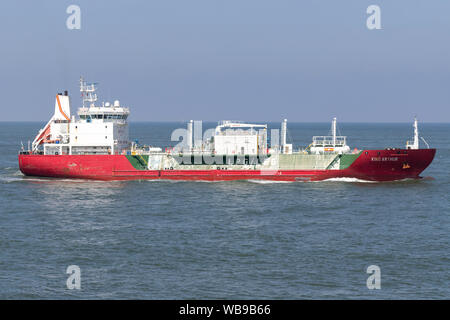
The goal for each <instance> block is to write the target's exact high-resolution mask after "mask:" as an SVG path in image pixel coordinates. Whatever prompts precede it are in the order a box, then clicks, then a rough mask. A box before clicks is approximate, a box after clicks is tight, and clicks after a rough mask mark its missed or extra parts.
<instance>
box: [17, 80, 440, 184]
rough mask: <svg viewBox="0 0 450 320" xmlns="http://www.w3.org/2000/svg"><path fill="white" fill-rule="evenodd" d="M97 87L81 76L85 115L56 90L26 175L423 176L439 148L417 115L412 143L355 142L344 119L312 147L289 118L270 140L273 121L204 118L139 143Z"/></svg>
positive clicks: (23, 156) (24, 162) (22, 160)
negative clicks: (341, 131)
mask: <svg viewBox="0 0 450 320" xmlns="http://www.w3.org/2000/svg"><path fill="white" fill-rule="evenodd" d="M96 90H97V84H96V83H87V82H86V81H84V79H83V78H80V92H81V96H82V106H81V107H80V108H79V109H78V112H77V116H75V115H73V114H71V99H70V97H69V95H68V92H67V91H65V92H64V93H58V94H57V95H56V100H55V109H54V114H53V116H52V117H51V119H50V120H49V121H48V123H47V124H46V125H45V126H44V128H42V129H41V130H40V131H39V132H38V134H37V135H36V137H35V139H34V141H33V142H32V143H31V144H30V143H28V148H27V149H25V148H24V147H23V146H22V150H21V151H20V152H19V155H18V161H19V167H20V170H21V171H22V173H23V174H24V175H26V176H39V177H54V178H81V179H96V180H130V179H169V180H207V181H221V180H273V181H319V180H326V179H330V178H356V179H360V180H368V181H394V180H402V179H417V178H420V176H419V175H420V174H421V173H422V172H423V171H424V170H425V169H426V168H427V167H428V166H429V165H430V163H431V162H432V160H433V158H434V156H435V153H436V149H432V148H429V147H428V148H423V149H422V148H419V132H418V124H417V120H415V121H414V126H413V127H414V136H413V140H412V141H411V142H407V143H406V146H405V147H404V148H385V149H379V150H358V149H356V148H355V149H351V148H350V147H349V146H348V145H347V137H345V136H340V135H337V129H336V126H337V123H336V118H334V119H333V121H332V125H331V130H330V131H331V132H330V134H329V135H327V136H314V137H313V138H312V142H311V144H310V145H309V146H307V147H306V148H301V147H295V146H293V145H292V144H289V143H287V141H286V133H287V120H286V119H285V120H283V121H282V122H281V125H280V129H279V130H278V129H271V130H270V131H271V135H270V144H269V136H268V127H267V124H254V123H246V122H240V121H221V122H219V123H218V125H217V127H216V128H215V129H212V130H207V131H206V132H204V133H203V132H202V129H201V122H197V121H192V120H191V121H189V122H188V123H187V126H186V128H179V129H177V130H175V131H174V132H173V133H172V138H173V137H175V138H177V139H178V140H176V141H177V142H178V144H177V145H176V146H175V147H170V148H161V147H152V146H150V145H138V144H137V143H135V142H131V141H130V140H129V137H128V121H127V118H128V116H129V114H130V110H129V108H127V107H125V106H122V105H121V104H120V101H118V100H115V101H114V102H113V103H110V102H103V103H101V104H97V100H98V98H97V93H96ZM172 140H173V139H172ZM424 142H425V143H426V141H425V140H424ZM427 145H428V144H427ZM163 149H164V150H163Z"/></svg>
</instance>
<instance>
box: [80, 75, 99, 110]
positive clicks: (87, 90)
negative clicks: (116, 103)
mask: <svg viewBox="0 0 450 320" xmlns="http://www.w3.org/2000/svg"><path fill="white" fill-rule="evenodd" d="M96 90H97V83H87V82H86V81H84V79H83V77H80V92H81V97H82V100H83V108H85V107H86V102H90V103H91V104H90V106H94V102H96V101H97V94H96V93H95V91H96Z"/></svg>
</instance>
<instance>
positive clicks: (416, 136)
mask: <svg viewBox="0 0 450 320" xmlns="http://www.w3.org/2000/svg"><path fill="white" fill-rule="evenodd" d="M414 149H419V127H418V125H417V117H414Z"/></svg>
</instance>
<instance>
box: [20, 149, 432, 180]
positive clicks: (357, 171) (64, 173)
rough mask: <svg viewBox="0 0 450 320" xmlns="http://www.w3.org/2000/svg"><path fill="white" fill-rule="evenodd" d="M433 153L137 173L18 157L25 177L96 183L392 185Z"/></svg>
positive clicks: (377, 153) (64, 159)
mask: <svg viewBox="0 0 450 320" xmlns="http://www.w3.org/2000/svg"><path fill="white" fill-rule="evenodd" d="M435 153H436V149H419V150H399V149H397V150H365V151H363V152H362V153H361V155H360V156H359V157H358V158H357V159H356V160H355V161H354V162H353V163H352V164H351V165H350V166H349V167H348V168H346V169H341V170H277V171H260V170H137V169H135V168H134V167H133V166H132V165H131V163H130V162H129V161H128V159H127V158H126V157H125V156H123V155H38V154H19V167H20V170H21V171H22V173H23V174H25V175H27V176H40V177H55V178H81V179H96V180H131V179H171V180H210V181H211V180H249V179H261V180H277V181H317V180H324V179H329V178H345V177H349V178H358V179H362V180H372V181H393V180H401V179H406V178H419V174H420V173H421V172H422V171H423V170H425V168H427V167H428V165H429V164H430V163H431V161H432V160H433V158H434V155H435Z"/></svg>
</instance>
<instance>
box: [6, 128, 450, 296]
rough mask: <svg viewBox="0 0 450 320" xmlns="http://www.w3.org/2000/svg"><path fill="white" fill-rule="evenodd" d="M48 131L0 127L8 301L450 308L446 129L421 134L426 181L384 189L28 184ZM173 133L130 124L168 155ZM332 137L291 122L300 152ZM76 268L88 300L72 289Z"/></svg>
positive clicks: (357, 132) (396, 140) (382, 138)
mask: <svg viewBox="0 0 450 320" xmlns="http://www.w3.org/2000/svg"><path fill="white" fill-rule="evenodd" d="M213 125H214V124H205V128H207V127H211V126H213ZM42 126H43V124H42V123H0V299H14V298H17V299H52V298H62V299H71V298H79V299H94V298H100V299H118V298H121V299H122V298H123V299H131V298H133V299H135V298H137V299H221V298H224V299H250V298H258V299H259V298H261V299H301V298H308V299H321V298H325V299H331V298H340V299H341V298H342V299H358V298H368V299H381V298H388V299H391V298H395V299H409V298H410V299H430V298H447V299H448V298H450V272H449V266H450V257H449V244H450V235H449V231H450V224H449V220H450V219H449V217H450V176H449V168H450V143H449V141H450V139H449V137H450V125H449V124H421V126H420V130H421V134H422V135H423V136H424V137H425V138H426V139H427V141H428V143H429V144H430V145H431V146H432V147H436V148H437V149H438V151H437V154H436V158H435V160H434V162H433V163H432V164H431V166H430V167H429V168H428V169H427V170H426V171H425V172H424V173H423V176H424V177H425V178H424V179H422V180H418V181H402V182H390V183H367V182H366V183H364V182H354V181H325V182H294V183H261V182H259V183H258V182H254V181H237V182H170V181H128V182H96V181H84V180H68V179H65V180H61V179H42V178H27V177H24V176H22V174H21V173H20V171H19V169H18V163H17V152H18V150H19V148H20V142H21V141H23V142H24V144H25V145H26V142H27V141H28V140H30V139H31V140H32V139H33V137H34V135H35V134H36V133H37V130H38V129H39V128H41V127H42ZM273 126H278V124H273ZM178 127H185V124H184V123H132V124H131V125H130V136H131V137H133V138H135V139H137V140H139V142H141V143H146V144H152V145H155V146H163V147H165V146H167V145H170V144H173V142H170V141H169V140H170V133H171V132H172V130H173V129H175V128H178ZM340 129H341V131H342V134H344V135H347V136H349V138H348V142H349V144H350V146H351V147H358V148H360V149H362V148H384V147H387V146H403V145H404V144H405V141H406V140H407V139H410V137H411V136H412V126H411V124H355V123H342V124H340ZM328 131H329V124H325V123H316V124H303V123H298V124H292V123H291V124H289V138H290V140H292V141H293V143H294V145H295V146H307V145H308V144H309V143H310V141H311V137H312V136H313V135H324V134H327V132H328ZM288 140H289V139H288ZM69 265H78V266H79V267H80V268H81V290H69V289H67V287H66V280H67V277H68V275H67V274H66V273H65V272H66V268H67V267H68V266H69ZM369 265H378V266H379V267H380V268H381V289H380V290H368V289H367V287H366V280H367V277H368V276H369V275H368V274H367V273H366V268H367V267H368V266H369Z"/></svg>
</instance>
